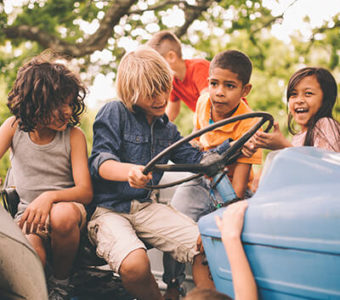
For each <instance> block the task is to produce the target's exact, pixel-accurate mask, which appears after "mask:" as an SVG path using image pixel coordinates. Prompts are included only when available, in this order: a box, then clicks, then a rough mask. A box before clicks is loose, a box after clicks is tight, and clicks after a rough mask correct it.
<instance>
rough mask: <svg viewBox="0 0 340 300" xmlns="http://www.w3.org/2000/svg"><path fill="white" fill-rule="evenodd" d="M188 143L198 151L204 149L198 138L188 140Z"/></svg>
mask: <svg viewBox="0 0 340 300" xmlns="http://www.w3.org/2000/svg"><path fill="white" fill-rule="evenodd" d="M190 144H191V146H193V147H195V148H197V149H198V150H200V151H203V149H204V147H203V145H202V143H201V142H200V141H198V140H192V141H190Z"/></svg>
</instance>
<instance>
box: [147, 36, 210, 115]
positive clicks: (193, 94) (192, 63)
mask: <svg viewBox="0 0 340 300" xmlns="http://www.w3.org/2000/svg"><path fill="white" fill-rule="evenodd" d="M147 45H148V46H150V47H152V48H153V49H155V50H156V51H157V52H158V53H160V54H161V55H162V56H163V57H164V58H165V60H166V61H167V62H168V64H169V66H170V68H171V70H172V71H173V72H174V79H173V82H172V87H173V88H172V91H171V95H170V101H169V103H168V106H167V109H166V114H167V115H168V117H169V119H170V121H174V120H175V119H176V117H177V116H178V114H179V112H180V109H181V101H180V100H182V101H183V102H184V103H185V104H186V105H187V106H188V107H189V108H190V109H191V110H192V111H193V112H195V109H196V102H197V99H198V98H199V96H200V95H201V94H202V92H205V91H207V88H208V76H209V61H207V60H205V59H183V58H182V47H181V42H180V41H179V39H178V38H177V36H176V35H175V34H173V33H172V32H170V31H160V32H158V33H156V34H155V35H154V36H153V37H152V38H151V39H150V40H149V41H148V43H147Z"/></svg>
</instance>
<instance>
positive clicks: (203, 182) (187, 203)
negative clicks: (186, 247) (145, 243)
mask: <svg viewBox="0 0 340 300" xmlns="http://www.w3.org/2000/svg"><path fill="white" fill-rule="evenodd" d="M209 190H210V180H208V179H206V178H204V177H201V178H198V179H195V180H191V181H189V182H186V183H183V184H181V185H180V186H178V188H177V189H176V191H175V193H174V196H173V198H172V200H171V205H172V206H173V207H174V208H176V209H177V210H179V211H180V212H182V213H184V214H185V215H187V216H188V217H190V218H191V219H193V220H194V221H195V222H197V221H198V220H199V219H200V218H201V217H202V216H204V215H206V214H208V213H210V212H212V211H214V209H215V208H214V204H213V202H212V200H211V199H210V197H209ZM215 197H216V198H217V199H218V200H219V201H220V202H222V198H221V196H220V194H219V193H218V192H217V191H215ZM163 266H164V273H163V281H164V282H165V283H166V284H169V283H170V282H171V281H172V280H173V279H177V281H178V282H179V284H181V283H182V282H183V281H184V279H185V264H183V263H179V262H177V261H176V260H174V259H173V258H172V257H171V255H169V254H168V253H164V254H163Z"/></svg>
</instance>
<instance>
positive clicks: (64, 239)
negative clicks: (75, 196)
mask: <svg viewBox="0 0 340 300" xmlns="http://www.w3.org/2000/svg"><path fill="white" fill-rule="evenodd" d="M80 218H81V215H80V211H79V209H78V208H77V206H75V205H74V204H72V203H65V202H60V203H57V204H54V205H53V207H52V210H51V214H50V224H51V248H52V265H53V272H54V277H55V278H57V279H65V278H67V277H69V275H70V272H71V268H72V264H73V261H74V259H75V256H76V254H77V251H78V247H79V239H80V229H79V222H80Z"/></svg>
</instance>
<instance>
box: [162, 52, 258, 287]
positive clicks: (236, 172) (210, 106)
mask: <svg viewBox="0 0 340 300" xmlns="http://www.w3.org/2000/svg"><path fill="white" fill-rule="evenodd" d="M251 72H252V64H251V62H250V60H249V58H248V57H247V56H246V55H245V54H243V53H241V52H239V51H236V50H228V51H224V52H221V53H219V54H217V55H216V56H215V57H214V59H213V60H212V61H211V64H210V71H209V73H210V74H209V94H204V95H202V96H201V97H200V98H199V99H198V102H197V107H196V112H195V115H194V125H195V126H194V127H195V129H196V130H199V129H202V128H204V127H207V126H208V125H209V124H211V123H213V122H217V121H220V120H222V119H224V118H228V117H233V116H237V115H241V114H245V113H250V112H252V110H251V109H250V108H249V107H248V106H247V105H246V103H245V102H244V100H243V97H246V96H247V95H248V94H249V92H250V90H251V84H250V83H249V80H250V76H251ZM255 122H256V120H255V119H246V120H242V121H238V122H234V123H231V124H227V125H225V126H223V127H220V128H217V129H215V130H213V131H211V132H207V133H205V134H204V135H202V136H201V137H200V138H199V142H200V144H201V145H203V149H204V150H208V149H210V148H213V147H216V146H217V145H219V144H221V143H222V141H223V140H225V139H227V138H232V139H233V140H237V139H238V138H239V137H241V136H242V135H243V134H244V133H245V132H246V131H248V130H249V129H250V128H251V127H252V126H253V125H254V123H255ZM254 163H255V164H261V163H262V154H261V152H259V151H257V152H256V153H255V154H254V156H252V157H251V159H249V158H246V157H240V158H238V159H237V161H236V162H235V163H234V164H232V165H230V166H228V170H229V172H228V177H229V179H230V182H231V184H232V186H233V188H234V190H235V193H236V195H237V196H238V197H239V198H245V197H249V196H250V194H249V191H250V183H251V182H252V178H253V173H252V170H251V168H252V164H254ZM209 190H210V181H209V180H207V179H206V178H200V179H197V180H193V181H190V182H188V183H184V184H182V185H180V186H179V187H178V188H177V190H176V191H175V194H174V196H173V198H172V200H171V205H172V206H173V207H175V208H176V209H177V210H179V211H180V212H182V213H184V214H185V215H187V216H189V217H190V218H191V219H193V220H194V221H198V220H199V218H200V217H201V216H203V215H205V214H207V213H209V212H211V211H212V210H213V209H214V207H213V203H212V200H211V198H210V194H209ZM215 195H216V198H219V199H220V200H221V197H220V195H219V194H218V193H217V192H216V193H215ZM221 201H222V200H221ZM173 264H174V262H173V261H172V260H171V258H169V257H167V254H165V255H164V269H165V273H164V276H163V277H164V281H165V282H166V281H169V280H170V282H173V283H174V284H173V285H174V286H176V285H177V286H178V285H179V284H180V283H181V281H182V280H183V278H184V266H183V265H182V266H180V265H179V264H178V263H176V267H174V266H173ZM174 270H175V271H174Z"/></svg>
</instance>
